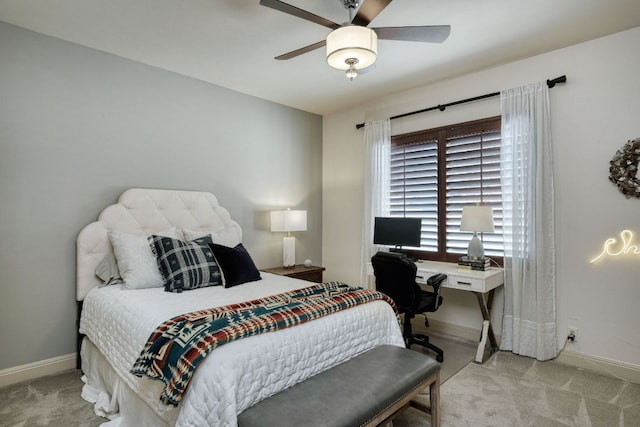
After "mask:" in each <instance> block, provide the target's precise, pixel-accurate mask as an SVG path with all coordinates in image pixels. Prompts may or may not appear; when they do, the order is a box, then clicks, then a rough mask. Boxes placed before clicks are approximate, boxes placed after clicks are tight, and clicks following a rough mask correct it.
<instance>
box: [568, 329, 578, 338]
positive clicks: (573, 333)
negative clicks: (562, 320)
mask: <svg viewBox="0 0 640 427" xmlns="http://www.w3.org/2000/svg"><path fill="white" fill-rule="evenodd" d="M577 336H578V328H577V327H575V326H569V327H567V339H568V340H569V341H575V340H576V338H577Z"/></svg>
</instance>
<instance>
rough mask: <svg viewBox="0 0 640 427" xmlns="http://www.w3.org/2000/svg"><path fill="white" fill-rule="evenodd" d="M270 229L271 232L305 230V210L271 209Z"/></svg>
mask: <svg viewBox="0 0 640 427" xmlns="http://www.w3.org/2000/svg"><path fill="white" fill-rule="evenodd" d="M271 231H273V232H287V233H288V232H291V231H307V211H300V210H297V211H292V210H290V209H287V210H286V211H272V212H271Z"/></svg>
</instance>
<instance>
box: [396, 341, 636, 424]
mask: <svg viewBox="0 0 640 427" xmlns="http://www.w3.org/2000/svg"><path fill="white" fill-rule="evenodd" d="M441 397H442V402H441V414H442V417H441V421H442V427H502V426H504V427H566V426H574V427H640V384H634V383H629V382H627V381H622V380H620V379H617V378H612V377H608V376H603V375H600V374H596V373H592V372H590V371H585V370H582V369H577V368H573V367H568V366H564V365H561V364H559V363H557V362H554V361H549V362H538V361H536V360H534V359H530V358H527V357H521V356H516V355H514V354H512V353H506V352H499V353H497V354H495V355H494V356H493V357H492V358H491V359H490V360H488V361H487V362H486V363H485V364H483V365H478V364H476V363H470V364H469V365H467V366H466V367H465V368H463V369H462V370H461V371H460V372H458V373H457V374H455V375H454V376H453V377H452V378H451V379H450V380H449V381H447V382H446V383H445V384H443V385H442V389H441ZM393 425H394V427H430V426H431V423H430V422H429V421H428V420H426V419H425V416H424V414H422V413H420V412H419V411H416V410H415V409H412V408H410V409H408V410H406V411H405V412H404V413H403V414H402V415H400V416H399V417H398V418H396V420H394V423H393Z"/></svg>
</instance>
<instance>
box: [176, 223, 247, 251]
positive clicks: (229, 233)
mask: <svg viewBox="0 0 640 427" xmlns="http://www.w3.org/2000/svg"><path fill="white" fill-rule="evenodd" d="M182 235H183V236H184V239H185V240H186V241H188V242H190V241H192V240H195V239H199V238H200V237H204V236H208V235H210V236H211V240H213V243H216V244H218V245H224V246H228V247H230V248H235V247H236V245H237V244H238V243H241V242H240V240H239V239H238V232H237V231H236V230H235V229H233V228H231V227H225V228H223V229H222V230H219V231H193V230H186V229H184V228H183V229H182Z"/></svg>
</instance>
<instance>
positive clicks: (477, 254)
mask: <svg viewBox="0 0 640 427" xmlns="http://www.w3.org/2000/svg"><path fill="white" fill-rule="evenodd" d="M467 256H468V257H469V258H470V259H482V258H484V246H482V241H481V240H480V239H479V238H478V233H475V232H474V233H473V237H472V238H471V241H470V242H469V247H468V248H467Z"/></svg>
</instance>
